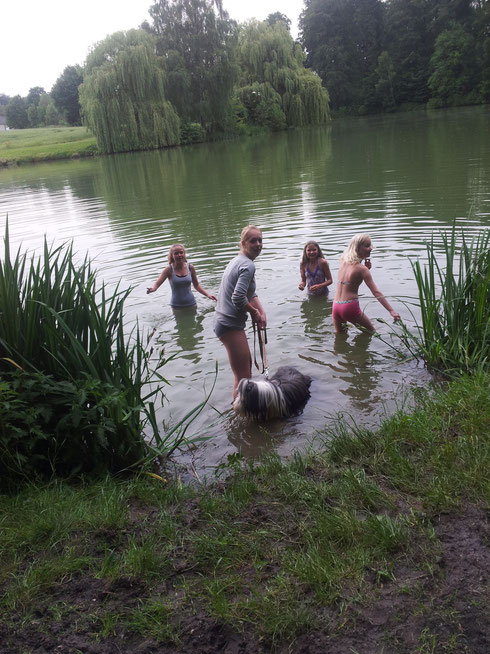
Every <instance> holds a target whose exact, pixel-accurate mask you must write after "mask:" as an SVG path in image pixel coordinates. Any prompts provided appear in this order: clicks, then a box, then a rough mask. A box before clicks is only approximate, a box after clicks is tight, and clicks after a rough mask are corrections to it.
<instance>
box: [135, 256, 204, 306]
mask: <svg viewBox="0 0 490 654" xmlns="http://www.w3.org/2000/svg"><path fill="white" fill-rule="evenodd" d="M166 279H168V280H169V282H170V288H171V289H172V297H171V298H170V306H171V307H173V308H181V307H193V306H195V304H196V298H195V297H194V294H193V293H192V291H191V283H192V284H193V286H194V288H195V289H196V291H199V293H201V294H202V295H204V296H206V297H207V298H209V299H210V300H214V301H216V297H215V296H214V295H211V294H210V293H208V292H207V291H205V290H204V289H203V287H202V286H201V284H200V283H199V281H198V279H197V275H196V270H195V268H194V266H193V265H192V264H191V263H188V262H187V255H186V252H185V248H184V246H183V245H181V244H180V243H175V244H174V245H172V247H171V248H170V252H169V253H168V266H167V267H166V268H165V269H164V270H163V271H162V274H161V275H160V277H159V278H158V279H157V280H156V282H155V283H154V284H153V286H150V288H147V289H146V292H147V293H154V292H155V291H156V290H157V289H158V288H160V286H161V285H162V284H163V282H164V281H165V280H166Z"/></svg>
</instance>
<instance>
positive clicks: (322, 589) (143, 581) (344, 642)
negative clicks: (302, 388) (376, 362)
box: [0, 373, 490, 654]
mask: <svg viewBox="0 0 490 654" xmlns="http://www.w3.org/2000/svg"><path fill="white" fill-rule="evenodd" d="M489 388H490V377H489V376H488V375H485V374H483V373H481V374H478V375H476V376H475V377H473V378H466V377H463V378H461V379H460V380H459V381H457V382H454V383H453V384H452V385H451V386H449V387H448V388H447V389H446V390H445V391H441V392H440V393H439V394H437V395H435V396H434V397H432V398H429V397H428V396H427V393H424V394H422V395H421V399H420V402H419V405H418V408H417V409H416V410H415V411H414V412H413V413H412V414H410V415H408V414H404V413H399V414H397V415H395V416H394V417H393V418H391V419H389V420H388V421H386V422H385V423H384V424H383V425H382V426H381V427H380V429H379V431H378V432H376V433H373V432H367V431H364V430H362V429H360V428H356V429H355V430H354V431H350V432H348V431H347V430H346V429H344V428H342V427H340V428H338V429H337V431H336V433H335V434H333V433H331V432H328V431H327V432H325V434H324V435H325V446H324V447H323V448H322V451H321V452H320V453H319V454H316V455H311V456H306V455H303V456H296V457H295V458H294V459H293V460H292V461H290V462H289V463H281V462H280V461H279V460H278V459H277V458H272V459H269V460H268V461H266V462H264V463H262V464H261V465H260V467H257V468H255V469H251V468H250V467H249V466H240V465H239V461H238V460H234V459H231V460H230V462H229V465H228V466H227V467H225V468H223V469H221V470H219V471H218V473H222V474H223V476H222V477H219V478H218V480H217V481H215V483H213V484H211V485H209V486H204V485H203V486H201V487H199V488H190V487H187V486H182V485H181V484H179V483H177V482H175V481H171V480H168V481H163V480H162V479H159V478H156V477H151V476H149V475H144V476H142V477H141V478H132V479H129V480H119V481H118V480H114V479H107V480H105V481H102V482H98V483H91V484H86V485H83V484H81V485H77V486H75V485H66V484H65V485H63V484H61V483H56V484H53V485H48V486H45V487H34V486H33V487H31V488H26V489H25V490H24V491H23V492H21V493H20V494H17V495H13V496H7V495H4V496H0V515H1V516H2V517H1V523H0V552H1V563H2V565H1V567H0V588H1V603H0V611H1V613H2V617H3V619H2V621H1V626H0V652H1V653H2V654H3V653H7V652H9V653H13V652H19V653H20V652H25V653H28V652H29V653H33V654H34V653H35V652H45V651H59V652H92V653H96V654H97V653H105V652H114V651H117V652H128V653H129V652H157V651H158V652H191V651H192V652H193V653H194V654H200V653H204V652H216V651H223V652H254V653H255V652H270V651H279V652H289V651H292V652H304V653H306V652H308V653H312V654H313V653H317V652H318V653H320V652H321V653H322V654H325V653H328V652H332V653H334V652H335V654H343V653H347V652H349V654H352V653H353V652H359V653H360V652H362V654H371V653H372V654H374V653H377V654H379V653H381V652H386V653H388V652H389V653H391V652H396V653H397V654H404V653H407V654H408V653H410V654H415V653H417V654H425V653H427V654H428V653H429V652H438V653H441V652H458V653H462V652H468V653H470V652H471V654H477V653H479V652H481V653H482V654H483V652H487V651H488V642H489V637H490V633H489V627H488V620H487V616H486V610H487V607H488V601H489V599H490V597H489V589H488V585H487V584H486V581H485V580H486V573H487V571H488V566H489V564H490V553H489V547H488V545H489V538H488V537H489V530H488V524H487V522H486V515H487V513H486V512H487V511H488V508H489V504H490V488H489V484H488V469H489V462H490V461H489V458H490V457H489V454H490V452H489V439H488V433H489V431H490V409H489V406H488V393H489ZM228 473H229V475H228ZM225 477H227V478H226V479H225Z"/></svg>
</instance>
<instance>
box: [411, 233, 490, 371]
mask: <svg viewBox="0 0 490 654" xmlns="http://www.w3.org/2000/svg"><path fill="white" fill-rule="evenodd" d="M457 241H458V239H457V236H456V230H455V229H454V228H453V229H452V231H451V232H450V234H446V233H443V234H442V242H443V246H444V252H443V256H444V257H445V262H444V264H443V265H441V263H440V262H439V256H438V254H437V253H436V248H435V245H434V238H432V239H431V241H430V243H427V245H426V247H427V255H428V262H427V265H426V266H425V267H424V269H422V266H421V265H420V263H419V262H418V261H415V262H412V268H413V271H414V274H415V279H416V282H417V287H418V292H419V300H420V310H421V320H422V325H421V326H420V325H417V327H416V333H412V332H410V331H409V330H408V329H407V328H406V327H405V329H404V333H403V337H404V341H405V344H406V345H407V346H408V347H409V349H410V350H411V351H412V352H414V354H415V355H416V356H420V357H422V358H423V359H424V360H425V361H426V363H427V364H428V365H429V366H431V367H433V368H437V369H441V370H444V371H447V372H452V371H454V372H455V371H467V372H471V371H473V370H475V369H477V368H478V367H485V366H488V362H489V343H490V247H489V246H490V232H489V231H488V230H486V231H483V232H481V233H480V234H478V235H477V236H475V237H474V238H473V239H472V240H471V241H468V239H467V238H466V237H465V235H464V233H462V234H461V243H460V244H458V242H457Z"/></svg>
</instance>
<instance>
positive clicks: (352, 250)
mask: <svg viewBox="0 0 490 654" xmlns="http://www.w3.org/2000/svg"><path fill="white" fill-rule="evenodd" d="M372 249H373V247H372V245H371V237H370V236H369V234H356V235H355V236H354V237H353V238H352V240H351V242H350V243H349V247H348V248H347V249H346V250H345V251H344V253H343V254H342V256H341V258H340V261H341V264H340V268H339V272H338V282H337V292H336V293H335V299H334V301H333V310H332V317H333V322H334V326H335V331H336V332H337V334H340V333H342V332H346V331H347V325H346V323H348V322H350V323H352V324H353V325H358V326H360V327H364V329H367V330H368V331H370V332H375V331H376V330H375V329H374V326H373V324H372V322H371V321H370V320H369V318H368V317H367V316H366V315H365V314H364V313H363V312H362V311H361V308H360V306H359V294H358V290H359V286H360V285H361V284H362V282H366V285H367V287H368V288H369V290H370V291H371V293H372V294H373V295H374V297H375V298H377V299H378V300H379V302H380V303H381V304H382V305H383V306H384V308H385V309H386V310H387V311H388V312H389V313H390V315H391V316H392V317H393V319H394V320H400V316H399V314H398V313H397V312H396V311H395V310H394V309H393V307H392V306H391V304H390V303H389V302H388V300H387V299H386V298H385V297H384V295H383V293H381V291H380V290H379V288H378V287H377V286H376V284H375V283H374V280H373V278H372V276H371V273H370V270H371V259H370V256H371V250H372ZM363 261H364V264H363V263H362V262H363Z"/></svg>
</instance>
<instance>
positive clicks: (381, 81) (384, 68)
mask: <svg viewBox="0 0 490 654" xmlns="http://www.w3.org/2000/svg"><path fill="white" fill-rule="evenodd" d="M376 76H377V82H376V86H375V88H376V100H377V102H378V104H379V105H380V106H381V107H382V109H383V110H384V111H391V110H393V109H394V108H395V95H394V93H393V81H394V79H395V68H394V66H393V62H392V60H391V57H390V55H389V54H388V53H387V52H386V50H385V51H384V52H382V53H381V54H380V55H379V57H378V66H377V68H376Z"/></svg>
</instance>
